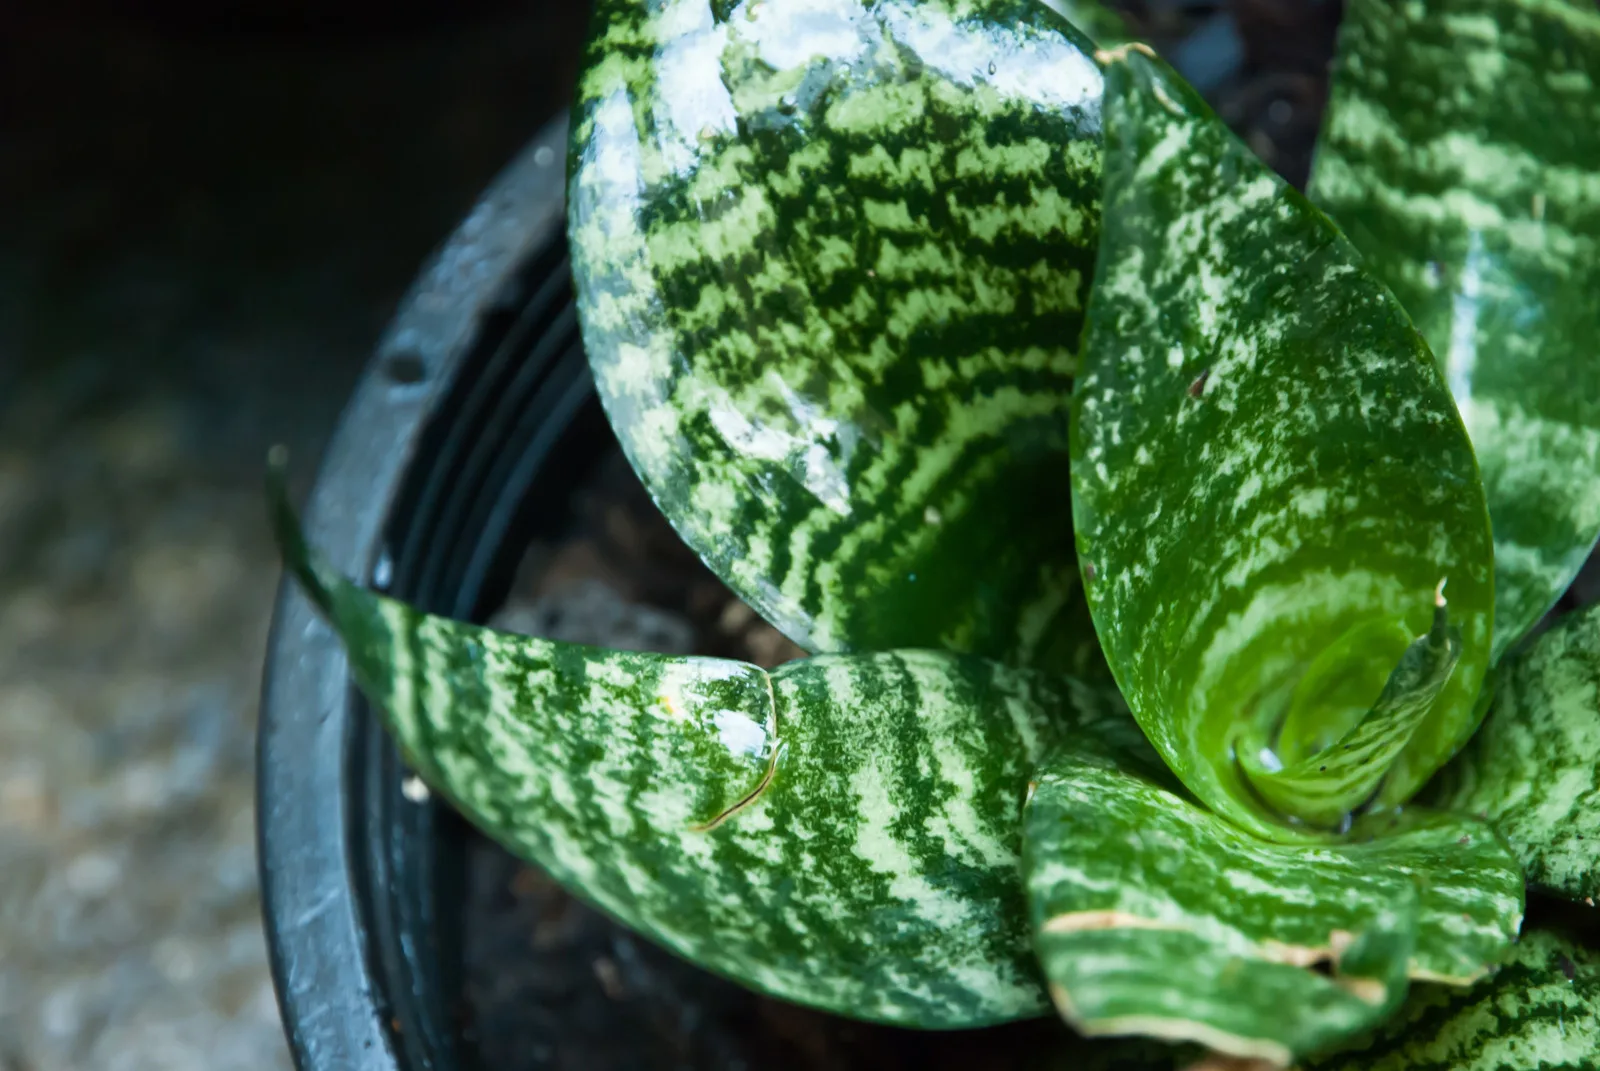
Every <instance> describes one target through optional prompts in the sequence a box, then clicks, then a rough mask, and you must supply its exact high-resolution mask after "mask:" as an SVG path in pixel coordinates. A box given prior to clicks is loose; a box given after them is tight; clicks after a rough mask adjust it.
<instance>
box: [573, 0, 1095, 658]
mask: <svg viewBox="0 0 1600 1071" xmlns="http://www.w3.org/2000/svg"><path fill="white" fill-rule="evenodd" d="M594 20H595V21H594V26H595V31H594V36H593V39H592V40H591V42H590V44H589V48H588V52H587V58H586V69H585V71H584V73H583V76H582V81H581V85H580V88H579V93H578V101H577V105H576V111H575V118H574V125H573V142H572V152H571V160H572V170H571V179H570V190H569V193H570V196H569V199H568V205H569V233H570V238H571V244H572V263H573V274H574V280H575V283H576V287H577V295H578V310H579V316H580V321H581V325H582V329H583V336H584V343H585V347H586V349H587V351H588V354H589V359H590V362H591V364H592V365H593V367H594V371H595V376H596V381H597V383H598V385H599V391H600V395H601V399H602V401H603V402H604V404H605V407H606V411H607V413H608V415H609V416H610V418H611V421H612V425H613V427H614V428H615V429H616V432H617V435H618V438H619V439H620V440H621V443H622V446H623V449H624V450H625V451H626V452H627V455H628V458H629V460H630V461H631V463H632V464H633V466H634V468H635V469H636V470H637V471H638V473H639V474H640V476H641V477H642V479H643V480H644V483H645V485H646V486H647V487H648V488H649V490H650V493H651V494H652V496H653V497H654V498H655V500H656V502H657V504H658V505H659V506H660V507H661V509H662V512H663V513H665V514H666V516H667V517H668V519H669V520H671V521H672V523H673V525H674V526H675V527H676V528H677V530H678V532H679V533H680V534H681V535H682V536H683V538H684V539H685V541H686V542H687V543H688V544H689V545H690V546H691V547H693V548H694V549H695V551H696V552H697V553H698V554H700V555H701V557H702V558H704V560H705V561H706V562H707V563H708V564H709V565H710V566H711V568H712V569H713V570H715V571H716V573H717V574H718V575H719V576H720V577H721V578H722V579H723V580H724V581H726V582H727V583H728V584H729V585H730V586H731V587H732V588H733V589H734V590H735V591H736V592H737V593H738V594H739V595H740V596H741V597H742V598H743V599H744V600H745V601H746V602H748V603H749V604H750V605H751V606H753V607H754V608H755V609H756V610H757V611H758V612H759V613H761V614H762V615H763V616H764V617H766V618H767V619H768V620H770V621H771V622H772V623H773V624H775V625H776V626H777V627H778V628H779V629H780V630H782V631H783V632H785V633H786V634H787V635H789V636H790V637H792V638H793V639H795V640H796V641H797V642H799V643H800V644H802V645H803V646H805V647H807V648H808V649H810V650H813V651H841V650H884V649H890V648H899V647H929V648H943V649H950V650H959V651H965V652H969V653H977V654H982V655H986V656H990V657H995V658H998V659H1001V660H1003V661H1007V662H1009V663H1013V664H1028V665H1034V666H1041V667H1048V668H1050V669H1053V670H1058V671H1065V672H1090V671H1095V670H1096V668H1097V667H1100V668H1099V670H1098V671H1099V672H1103V664H1102V663H1101V661H1100V654H1099V646H1098V644H1097V643H1096V642H1095V640H1094V637H1093V634H1092V630H1091V629H1090V628H1089V627H1088V615H1087V611H1086V610H1085V609H1084V607H1083V596H1082V593H1081V590H1080V584H1079V580H1078V570H1077V562H1076V559H1075V556H1074V554H1073V549H1072V545H1071V540H1070V537H1069V536H1068V535H1067V533H1068V532H1069V531H1070V527H1071V506H1070V503H1069V488H1068V477H1067V471H1066V470H1067V459H1068V444H1067V422H1068V410H1069V406H1070V388H1071V382H1072V376H1073V374H1074V371H1075V367H1076V365H1075V349H1076V345H1077V341H1078V338H1079V335H1080V334H1081V328H1082V323H1083V306H1084V301H1085V298H1086V288H1087V285H1088V279H1089V275H1090V272H1091V270H1092V267H1093V262H1094V249H1095V241H1096V236H1097V226H1098V218H1099V207H1098V201H1099V171H1100V148H1099V128H1100V92H1101V76H1100V72H1099V70H1098V68H1097V67H1096V66H1095V64H1094V63H1093V61H1092V60H1091V59H1090V56H1089V52H1090V51H1091V50H1092V47H1093V46H1092V45H1091V44H1090V43H1089V41H1088V40H1087V39H1086V38H1084V37H1083V36H1082V35H1081V34H1080V33H1079V32H1078V31H1076V30H1074V29H1073V28H1071V27H1070V26H1069V25H1068V24H1067V23H1066V22H1064V21H1063V20H1062V19H1061V18H1060V17H1059V16H1057V15H1055V14H1054V13H1052V12H1051V11H1049V10H1048V9H1047V8H1045V7H1044V6H1043V5H1041V4H1038V3H1035V2H1032V0H872V2H868V0H748V2H737V3H728V4H710V5H708V4H707V3H706V2H705V0H664V2H661V3H644V2H642V0H601V2H600V3H598V4H597V5H596V8H595V14H594Z"/></svg>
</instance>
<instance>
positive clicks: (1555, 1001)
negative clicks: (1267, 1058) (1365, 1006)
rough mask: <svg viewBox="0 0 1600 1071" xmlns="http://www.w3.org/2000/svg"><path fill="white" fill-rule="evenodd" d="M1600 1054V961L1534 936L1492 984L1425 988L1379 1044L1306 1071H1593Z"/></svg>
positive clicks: (1544, 934)
mask: <svg viewBox="0 0 1600 1071" xmlns="http://www.w3.org/2000/svg"><path fill="white" fill-rule="evenodd" d="M1596 1054H1600V954H1596V952H1595V951H1594V950H1593V949H1592V948H1587V947H1584V946H1583V945H1580V944H1578V943H1576V942H1574V941H1571V940H1569V939H1567V938H1565V937H1562V936H1560V935H1559V934H1556V933H1552V932H1549V931H1535V932H1532V933H1527V934H1524V935H1523V937H1522V941H1521V942H1520V943H1519V944H1518V945H1517V946H1516V947H1515V948H1513V950H1512V951H1511V954H1510V957H1509V960H1508V961H1507V962H1506V963H1505V964H1504V965H1503V966H1501V967H1500V969H1499V970H1498V971H1497V972H1496V973H1495V975H1494V976H1493V977H1492V978H1488V979H1485V980H1484V981H1482V982H1479V983H1478V984H1477V985H1476V986H1474V987H1473V988H1471V989H1466V990H1462V989H1447V988H1445V987H1444V986H1417V987H1415V988H1414V989H1413V990H1412V996H1411V998H1410V999H1409V1000H1407V1001H1406V1004H1405V1006H1404V1008H1403V1009H1402V1010H1401V1012H1400V1014H1399V1015H1397V1016H1396V1017H1395V1018H1393V1019H1392V1020H1390V1021H1389V1022H1388V1023H1386V1024H1385V1025H1384V1026H1383V1028H1382V1029H1381V1030H1379V1031H1378V1032H1377V1033H1376V1036H1375V1037H1373V1038H1372V1039H1371V1040H1370V1041H1368V1042H1367V1043H1365V1044H1362V1045H1360V1046H1357V1047H1353V1048H1351V1049H1350V1050H1348V1051H1346V1052H1343V1053H1340V1054H1339V1055H1337V1056H1334V1057H1330V1058H1327V1059H1324V1060H1314V1061H1312V1062H1311V1063H1309V1064H1307V1065H1306V1068H1305V1071H1593V1068H1594V1067H1595V1061H1596Z"/></svg>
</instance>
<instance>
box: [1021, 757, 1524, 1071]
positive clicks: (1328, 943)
mask: <svg viewBox="0 0 1600 1071" xmlns="http://www.w3.org/2000/svg"><path fill="white" fill-rule="evenodd" d="M1023 871H1024V876H1025V880H1026V882H1027V887H1028V897H1029V906H1030V909H1031V912H1032V918H1033V925H1034V934H1035V936H1034V940H1035V944H1036V947H1037V948H1038V951H1039V957H1040V961H1041V962H1042V964H1043V965H1044V969H1045V973H1046V976H1047V977H1048V978H1049V980H1050V983H1051V993H1052V995H1053V996H1054V997H1055V999H1056V1004H1057V1006H1058V1007H1059V1008H1060V1010H1061V1011H1062V1013H1063V1014H1064V1015H1065V1017H1066V1018H1067V1019H1068V1021H1070V1022H1071V1023H1073V1025H1075V1026H1077V1027H1078V1028H1079V1029H1080V1030H1083V1031H1085V1032H1086V1033H1091V1034H1121V1033H1141V1034H1150V1035H1153V1036H1156V1037H1164V1038H1169V1039H1184V1040H1190V1041H1197V1042H1201V1043H1203V1044H1205V1045H1208V1046H1210V1047H1211V1048H1213V1049H1216V1050H1218V1051H1220V1052H1223V1053H1226V1054H1229V1055H1232V1056H1237V1057H1241V1058H1254V1059H1260V1060H1264V1061H1267V1062H1269V1063H1272V1064H1275V1065H1280V1066H1281V1065H1284V1064H1287V1063H1288V1062H1289V1060H1290V1059H1291V1057H1293V1056H1300V1055H1305V1054H1307V1053H1310V1052H1315V1051H1318V1050H1321V1049H1324V1048H1326V1047H1328V1046H1329V1045H1332V1044H1334V1043H1336V1042H1338V1041H1340V1040H1342V1039H1345V1038H1348V1037H1349V1036H1351V1035H1352V1034H1355V1033H1357V1032H1359V1031H1362V1030H1364V1029H1367V1028H1369V1027H1371V1026H1373V1025H1375V1024H1376V1023H1378V1022H1380V1021H1381V1020H1382V1018H1383V1017H1384V1016H1385V1015H1386V1014H1388V1013H1389V1012H1390V1011H1392V1010H1393V1007H1394V1005H1395V1003H1396V1002H1397V1001H1398V1000H1399V999H1400V998H1401V997H1402V996H1403V995H1404V993H1405V989H1406V979H1407V977H1408V976H1410V977H1417V978H1431V979H1441V980H1451V981H1455V982H1458V983H1460V982H1466V981H1470V980H1472V979H1473V978H1476V977H1477V976H1479V975H1480V974H1482V973H1483V971H1484V969H1485V968H1486V967H1487V966H1488V965H1489V964H1490V963H1492V962H1493V961H1494V960H1495V958H1496V957H1497V956H1498V955H1499V954H1500V953H1501V952H1502V951H1503V950H1504V948H1505V947H1506V945H1507V944H1508V943H1509V942H1510V941H1511V940H1512V939H1513V938H1514V937H1515V935H1516V932H1517V927H1518V925H1519V924H1520V922H1521V919H1522V875H1521V871H1520V869H1519V868H1518V866H1517V862H1516V860H1515V859H1514V858H1513V857H1512V856H1511V854H1510V853H1509V852H1508V851H1507V850H1506V848H1505V846H1504V845H1503V844H1501V843H1500V841H1499V840H1498V838H1496V837H1495V835H1494V833H1493V832H1492V831H1491V830H1490V829H1489V828H1488V827H1487V826H1486V825H1484V824H1482V823H1480V822H1478V821H1476V820H1474V819H1471V818H1466V817H1461V816H1454V815H1448V814H1443V813H1434V812H1427V811H1423V810H1421V809H1411V810H1408V811H1407V813H1406V814H1405V815H1404V816H1403V817H1402V816H1399V815H1396V814H1394V813H1392V812H1391V813H1390V814H1387V815H1382V816H1379V815H1374V816H1371V817H1369V818H1368V819H1365V820H1364V821H1363V823H1362V824H1361V825H1360V826H1358V827H1357V829H1356V836H1355V837H1354V838H1353V839H1352V840H1351V841H1350V842H1348V843H1342V844H1338V845H1285V844H1275V843H1272V842H1269V841H1265V840H1262V839H1260V838H1258V837H1254V836H1252V835H1250V834H1249V833H1246V832H1244V831H1242V830H1240V829H1239V828H1238V827H1237V826H1235V825H1233V824H1232V823H1230V822H1228V821H1226V820H1224V819H1221V818H1219V817H1217V816H1216V815H1215V814H1213V813H1212V812H1210V811H1208V810H1206V809H1205V808H1204V807H1201V806H1199V805H1197V804H1196V803H1195V802H1194V801H1193V800H1192V799H1191V798H1190V797H1189V796H1188V795H1187V793H1185V792H1184V791H1183V789H1182V787H1181V786H1180V785H1179V783H1178V782H1177V780H1176V779H1175V778H1174V777H1173V776H1172V775H1171V772H1170V771H1168V770H1167V769H1166V768H1165V767H1164V766H1162V765H1160V764H1159V763H1153V762H1148V761H1147V762H1145V763H1143V764H1141V763H1140V762H1139V760H1138V758H1137V757H1136V756H1123V755H1118V754H1115V753H1113V752H1109V751H1106V750H1104V749H1103V748H1102V749H1101V750H1099V751H1098V752H1097V751H1096V748H1095V745H1094V744H1093V743H1092V742H1089V741H1083V742H1080V743H1079V744H1077V745H1075V746H1074V747H1073V748H1072V749H1071V750H1070V751H1062V752H1058V753H1057V754H1055V755H1054V756H1052V757H1051V758H1050V759H1049V760H1048V761H1047V764H1046V766H1045V768H1044V771H1043V772H1042V774H1041V775H1040V776H1039V778H1038V782H1037V787H1036V788H1035V789H1034V791H1033V792H1032V795H1031V797H1030V801H1029V803H1028V807H1027V810H1026V813H1025V816H1024V836H1023ZM1318 964H1324V965H1332V967H1333V971H1332V973H1331V976H1325V975H1323V974H1320V973H1318V972H1317V971H1315V970H1313V969H1311V968H1313V967H1315V966H1316V965H1318Z"/></svg>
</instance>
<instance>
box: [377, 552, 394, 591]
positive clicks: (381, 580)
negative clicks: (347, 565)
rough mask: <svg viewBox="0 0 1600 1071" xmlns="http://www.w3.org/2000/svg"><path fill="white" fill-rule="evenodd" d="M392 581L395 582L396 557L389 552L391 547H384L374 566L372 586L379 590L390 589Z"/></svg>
mask: <svg viewBox="0 0 1600 1071" xmlns="http://www.w3.org/2000/svg"><path fill="white" fill-rule="evenodd" d="M392 583H394V557H393V556H392V555H391V554H390V553H389V548H388V547H384V548H383V549H382V550H381V551H379V553H378V560H377V562H376V563H374V564H373V566H372V586H373V587H374V588H376V589H377V590H378V591H388V590H389V585H390V584H392Z"/></svg>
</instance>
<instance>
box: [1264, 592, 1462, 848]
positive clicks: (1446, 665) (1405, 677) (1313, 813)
mask: <svg viewBox="0 0 1600 1071" xmlns="http://www.w3.org/2000/svg"><path fill="white" fill-rule="evenodd" d="M1436 602H1437V606H1436V607H1435V609H1434V612H1433V627H1432V628H1430V629H1429V630H1428V633H1427V635H1425V636H1421V637H1419V638H1418V639H1416V640H1415V641H1413V642H1412V643H1411V644H1410V645H1408V646H1407V647H1406V648H1405V653H1404V654H1402V655H1401V656H1400V664H1399V665H1398V666H1396V667H1395V671H1394V673H1392V674H1391V675H1390V677H1389V680H1388V683H1386V684H1385V685H1384V686H1383V691H1382V692H1381V693H1379V695H1378V700H1377V702H1375V703H1374V704H1373V705H1372V708H1371V709H1370V710H1369V711H1367V712H1366V713H1364V714H1358V715H1357V717H1358V718H1359V720H1358V721H1357V722H1356V725H1355V727H1354V728H1352V729H1350V730H1349V731H1348V732H1346V733H1345V734H1344V735H1343V736H1339V737H1334V736H1333V735H1332V733H1326V735H1325V740H1326V742H1325V743H1324V741H1323V739H1317V737H1318V736H1319V735H1321V734H1318V733H1317V731H1316V730H1317V729H1318V728H1325V726H1322V725H1320V724H1319V723H1320V722H1322V721H1323V720H1324V719H1321V718H1319V716H1318V708H1319V707H1321V706H1323V705H1324V704H1327V703H1329V702H1330V701H1336V700H1335V697H1336V696H1337V693H1338V691H1339V690H1340V689H1342V688H1343V686H1344V685H1345V684H1346V683H1347V682H1348V679H1349V678H1346V677H1343V676H1342V675H1341V676H1338V677H1337V678H1336V679H1331V680H1330V679H1329V677H1328V675H1325V674H1324V673H1321V672H1319V670H1321V669H1323V668H1324V667H1323V665H1322V664H1321V663H1324V662H1327V661H1332V662H1334V663H1335V664H1334V665H1331V666H1328V667H1327V671H1328V674H1340V673H1341V671H1342V670H1343V668H1344V667H1343V661H1344V660H1343V659H1342V658H1338V657H1335V658H1334V659H1329V658H1328V656H1327V654H1324V655H1323V656H1322V657H1321V658H1319V659H1318V663H1316V664H1313V665H1312V667H1311V669H1310V670H1308V671H1307V672H1306V674H1305V675H1304V676H1303V677H1301V678H1300V681H1299V683H1298V684H1297V685H1296V686H1295V690H1294V695H1293V696H1292V697H1291V699H1290V704H1289V711H1288V713H1287V715H1286V716H1285V717H1284V721H1283V729H1282V730H1281V731H1280V732H1279V734H1278V738H1277V739H1276V740H1270V739H1269V740H1268V741H1267V744H1266V746H1263V747H1261V748H1260V749H1256V748H1255V747H1254V746H1253V745H1254V743H1255V742H1254V741H1253V740H1251V739H1250V737H1249V736H1246V737H1243V738H1242V739H1241V744H1242V745H1243V746H1241V747H1240V749H1239V750H1240V752H1241V754H1240V765H1242V766H1243V767H1244V771H1245V776H1246V777H1248V778H1249V780H1250V785H1251V787H1252V788H1254V789H1255V790H1256V791H1257V792H1259V793H1261V796H1262V798H1263V799H1265V800H1266V802H1267V803H1268V804H1270V805H1272V806H1273V807H1274V808H1276V809H1277V810H1278V811H1280V812H1282V813H1284V814H1293V815H1296V816H1298V817H1300V818H1301V819H1303V820H1305V821H1307V822H1310V823H1313V824H1315V825H1320V826H1322V827H1324V828H1337V827H1338V826H1339V825H1340V823H1342V822H1344V821H1345V820H1347V818H1348V816H1350V815H1351V814H1353V813H1354V812H1355V811H1356V810H1357V809H1358V808H1359V807H1360V806H1361V805H1362V804H1363V803H1364V802H1365V801H1366V800H1367V799H1369V798H1370V797H1371V796H1372V793H1373V790H1374V789H1376V788H1377V787H1378V785H1379V783H1380V782H1381V781H1382V780H1383V778H1384V777H1385V776H1386V775H1387V773H1388V770H1389V767H1390V766H1391V765H1393V763H1394V759H1395V757H1396V756H1397V755H1398V754H1399V753H1400V751H1401V750H1402V749H1403V748H1404V747H1405V746H1406V744H1407V743H1408V742H1409V741H1410V740H1411V737H1412V735H1413V734H1414V733H1415V732H1416V730H1417V726H1419V725H1420V724H1422V721H1423V720H1424V719H1425V718H1426V717H1427V716H1428V712H1429V711H1430V710H1432V709H1433V705H1434V703H1435V702H1436V701H1437V699H1438V697H1439V693H1440V692H1442V691H1443V690H1444V687H1445V685H1446V684H1447V683H1449V680H1450V675H1451V673H1452V672H1453V671H1454V670H1455V667H1456V662H1457V660H1458V658H1459V656H1460V654H1461V638H1460V636H1459V634H1458V633H1457V632H1456V630H1455V629H1453V628H1451V627H1450V621H1449V612H1448V610H1447V608H1446V605H1445V600H1444V595H1443V593H1442V592H1441V593H1440V594H1439V595H1438V596H1437V597H1436ZM1389 628H1390V626H1388V625H1385V626H1384V631H1388V630H1389ZM1363 639H1365V637H1363ZM1345 652H1346V648H1345V647H1342V646H1336V647H1335V648H1334V649H1333V653H1334V655H1335V656H1340V655H1343V654H1345ZM1330 693H1332V694H1331V695H1330ZM1353 698H1355V699H1356V702H1357V703H1358V704H1359V702H1360V696H1359V695H1357V696H1355V697H1353ZM1357 709H1359V707H1358V708H1357ZM1329 720H1332V721H1333V722H1334V724H1340V723H1342V722H1343V721H1344V720H1345V719H1344V718H1334V719H1329ZM1302 721H1304V722H1307V723H1309V724H1308V725H1305V726H1304V727H1302V725H1301V722H1302ZM1306 736H1310V737H1312V738H1313V740H1314V743H1313V745H1312V746H1313V747H1314V750H1311V751H1310V754H1307V755H1305V756H1304V757H1301V758H1295V757H1294V752H1293V751H1290V750H1289V748H1290V746H1291V745H1295V744H1298V745H1299V750H1306V742H1305V740H1304V739H1302V738H1303V737H1306ZM1264 760H1270V763H1271V764H1270V765H1266V764H1265V761H1264ZM1285 761H1287V762H1288V765H1284V763H1285Z"/></svg>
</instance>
